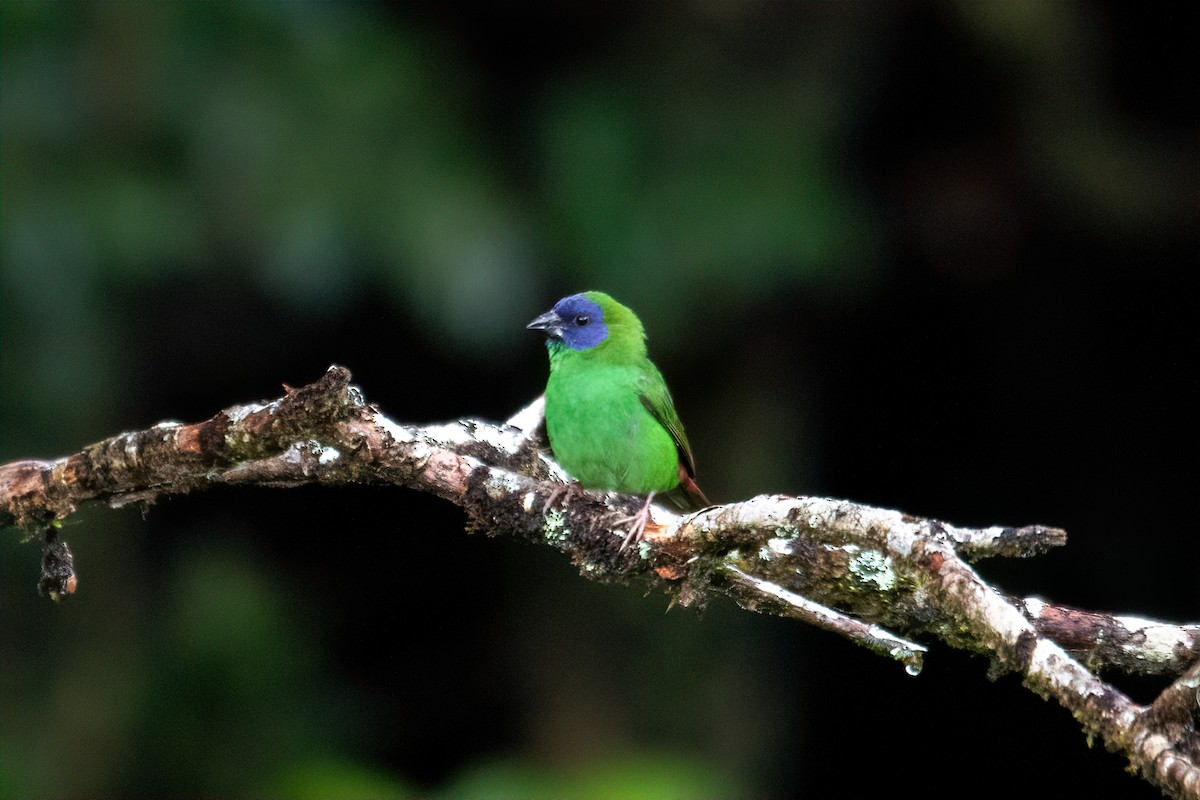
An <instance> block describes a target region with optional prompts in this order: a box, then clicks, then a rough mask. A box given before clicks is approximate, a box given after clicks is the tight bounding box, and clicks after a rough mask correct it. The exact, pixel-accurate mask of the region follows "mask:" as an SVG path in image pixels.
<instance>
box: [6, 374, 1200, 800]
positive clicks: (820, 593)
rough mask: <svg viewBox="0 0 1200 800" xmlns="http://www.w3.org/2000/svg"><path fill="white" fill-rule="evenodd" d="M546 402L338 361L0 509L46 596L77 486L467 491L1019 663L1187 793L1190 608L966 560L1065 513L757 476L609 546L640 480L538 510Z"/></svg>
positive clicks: (1190, 792) (700, 583)
mask: <svg viewBox="0 0 1200 800" xmlns="http://www.w3.org/2000/svg"><path fill="white" fill-rule="evenodd" d="M285 388H286V387H285ZM540 422H541V405H540V400H538V401H535V402H534V403H533V404H531V405H530V406H529V407H527V408H526V409H523V410H522V411H521V412H520V413H518V414H517V415H516V416H514V417H513V418H512V419H510V420H509V421H508V422H507V423H505V424H501V425H497V424H492V423H487V422H481V421H477V420H459V421H456V422H450V423H446V424H440V425H428V426H419V425H405V424H400V423H397V422H394V421H392V420H391V419H389V418H388V417H386V416H385V415H384V414H383V413H382V412H381V411H380V410H379V409H378V408H376V407H374V406H372V405H368V404H367V403H366V402H365V400H364V399H363V396H362V393H361V391H360V390H359V389H358V388H357V387H355V386H352V385H351V384H350V373H349V372H348V371H347V370H346V369H345V368H343V367H338V366H333V367H330V368H329V370H328V371H327V372H326V373H325V375H324V376H323V377H322V378H320V379H319V380H318V381H316V382H315V383H313V384H310V385H308V386H304V387H301V388H298V389H291V388H286V392H285V394H284V395H283V396H282V397H280V398H278V399H275V400H273V401H270V402H265V403H250V404H245V405H239V406H233V407H231V408H228V409H225V410H224V411H221V412H219V413H218V414H217V415H216V416H214V417H212V418H211V419H208V420H205V421H203V422H199V423H195V424H190V425H185V424H181V423H176V422H164V423H160V424H158V425H156V426H154V427H152V428H149V429H147V430H143V431H134V432H129V433H122V434H119V435H117V436H114V437H112V438H109V439H105V440H104V441H101V442H98V443H96V444H93V445H90V446H88V447H86V448H84V449H83V450H81V451H79V452H78V453H75V454H73V455H70V456H65V457H63V458H59V459H56V460H54V461H18V462H14V463H11V464H7V465H3V466H0V524H3V525H7V526H15V527H19V528H22V529H24V530H26V531H32V532H34V533H36V532H38V531H43V532H45V534H46V551H45V554H44V556H43V575H42V581H41V583H40V586H41V588H42V589H43V590H44V591H48V592H49V593H50V594H51V596H53V597H56V598H57V597H58V596H61V595H62V594H65V593H69V592H71V591H74V588H75V586H76V580H75V575H74V569H73V561H72V558H71V555H70V550H69V548H68V547H67V545H66V543H65V542H63V541H61V539H60V538H59V537H58V533H57V531H56V529H55V528H54V525H55V524H56V523H57V522H58V521H60V520H62V519H64V518H66V517H67V516H69V515H70V514H71V513H72V512H73V511H74V510H75V509H76V508H77V506H79V505H80V504H81V503H84V502H87V501H91V500H98V501H103V502H105V503H107V504H108V505H110V506H112V507H120V506H124V505H127V504H130V503H139V504H150V503H153V502H154V501H155V500H156V499H157V498H159V497H162V496H167V495H174V494H185V493H188V492H192V491H199V490H201V489H206V488H209V487H212V486H217V485H221V484H253V485H263V486H284V487H286V486H296V485H300V484H306V483H324V484H344V483H386V484H394V485H398V486H405V487H408V488H411V489H415V490H418V491H424V492H430V493H432V494H435V495H437V496H439V497H441V498H444V499H446V500H449V501H451V502H453V503H455V504H457V505H459V506H461V507H462V508H463V509H464V510H465V511H466V513H467V516H468V527H469V528H471V529H474V530H481V531H485V532H487V533H489V534H491V535H514V536H519V537H523V538H526V539H530V540H533V541H536V542H539V543H542V544H545V545H548V546H550V547H553V548H555V549H557V550H559V551H561V552H563V553H565V554H567V555H568V556H569V557H570V558H571V559H572V561H573V562H574V563H575V564H576V565H577V566H578V567H579V568H580V571H581V573H582V574H583V575H584V576H585V577H589V578H592V579H595V580H607V581H629V580H638V581H642V582H645V583H649V584H651V585H653V586H657V587H659V588H662V589H664V590H665V591H667V592H668V593H670V594H671V595H672V597H673V599H674V601H675V602H678V603H681V604H683V605H698V604H702V603H704V602H706V600H707V599H708V598H709V596H711V595H712V594H714V593H717V594H724V595H727V596H728V597H730V598H732V599H733V600H734V602H736V603H738V604H739V605H740V606H742V607H743V608H746V609H749V610H753V611H759V612H764V613H770V614H776V615H780V616H785V617H791V618H796V619H800V620H804V621H806V622H809V623H811V624H813V625H816V626H818V627H821V628H825V629H827V630H831V631H834V632H836V633H838V634H840V635H843V636H846V637H848V638H850V639H852V640H853V641H856V642H857V643H859V644H861V645H863V646H865V647H867V648H868V649H870V650H872V651H873V652H876V653H879V654H881V655H885V656H887V657H890V658H893V659H896V660H897V661H900V662H901V663H903V664H904V665H905V666H906V668H907V669H908V671H909V672H910V673H912V674H914V675H915V674H917V673H919V672H920V669H921V665H922V659H923V658H924V656H925V654H926V652H927V646H926V645H923V644H921V643H919V642H918V639H921V638H930V637H932V638H936V639H940V640H941V641H943V642H945V643H946V644H948V645H950V646H951V647H955V648H959V649H963V650H968V651H971V652H975V653H979V654H981V655H984V656H985V657H987V658H988V659H990V662H991V669H992V672H993V673H994V674H1000V673H1003V672H1016V673H1019V674H1020V675H1021V676H1023V679H1024V683H1025V685H1026V686H1027V687H1029V688H1030V689H1031V690H1032V691H1034V692H1036V693H1038V694H1040V695H1042V696H1043V697H1053V698H1054V699H1055V700H1057V701H1058V702H1059V703H1060V704H1061V705H1062V706H1063V707H1065V708H1066V709H1068V710H1069V711H1071V713H1072V714H1073V715H1074V716H1075V717H1076V718H1077V719H1078V720H1079V721H1080V723H1081V725H1082V727H1083V729H1084V731H1085V733H1086V734H1087V735H1088V736H1089V737H1090V736H1098V737H1099V738H1100V739H1101V740H1102V741H1103V742H1104V743H1105V745H1106V746H1107V747H1109V748H1110V749H1112V750H1115V751H1119V752H1122V753H1124V754H1125V756H1126V757H1127V758H1128V759H1129V762H1130V765H1131V767H1132V769H1133V770H1134V771H1135V772H1137V773H1138V774H1139V775H1141V776H1142V777H1143V778H1144V779H1145V780H1147V781H1149V782H1150V783H1152V784H1153V785H1155V786H1157V787H1159V788H1160V789H1162V790H1163V791H1164V792H1165V793H1166V794H1168V795H1170V796H1172V797H1176V798H1200V735H1198V734H1197V720H1198V718H1200V624H1187V625H1175V624H1170V623H1166V622H1159V621H1153V620H1147V619H1142V618H1139V617H1131V616H1120V615H1113V614H1106V613H1100V612H1093V611H1083V610H1080V609H1073V608H1069V607H1066V606H1060V605H1055V604H1053V603H1049V602H1046V601H1044V600H1040V599H1037V598H1025V599H1019V598H1013V597H1009V596H1007V595H1005V594H1003V593H1001V592H1000V591H998V590H997V589H995V588H993V587H992V586H990V585H988V584H987V583H986V582H985V581H984V580H983V579H982V578H981V577H980V576H979V574H978V573H977V572H976V571H975V570H974V569H973V568H972V567H971V565H970V563H971V562H973V561H975V560H978V559H981V558H986V557H994V556H1029V555H1036V554H1037V553H1040V552H1044V551H1045V550H1047V549H1049V548H1052V547H1057V546H1061V545H1063V544H1065V542H1066V534H1065V533H1064V532H1063V531H1061V530H1059V529H1056V528H1049V527H1044V526H1038V525H1030V526H1024V527H992V528H986V529H967V528H960V527H957V526H953V525H949V524H946V523H943V522H938V521H935V520H930V519H924V518H919V517H913V516H910V515H907V514H903V513H901V512H899V511H892V510H888V509H881V508H874V507H870V506H864V505H860V504H857V503H852V502H849V501H845V500H833V499H827V498H817V497H787V496H782V495H770V496H760V497H755V498H752V499H750V500H747V501H744V502H740V503H730V504H726V505H718V506H712V507H709V508H706V509H703V510H701V511H699V512H696V513H694V514H690V515H684V516H681V515H678V514H674V513H672V512H670V511H668V510H667V509H664V508H660V507H656V508H655V511H654V518H655V525H654V526H653V528H652V530H651V532H650V534H649V535H648V536H647V538H646V540H644V541H642V542H640V543H639V545H638V546H637V547H636V548H629V549H625V550H622V549H621V542H622V539H623V538H624V531H621V530H615V531H614V530H612V529H611V528H610V524H611V522H612V520H613V519H614V518H616V517H618V516H621V515H625V514H628V513H630V512H632V511H633V510H635V509H636V508H637V507H638V506H639V505H640V500H639V499H638V498H633V497H628V496H622V495H615V494H611V493H598V492H583V493H582V494H581V495H580V496H579V497H578V498H577V499H571V500H569V501H568V502H567V503H566V504H565V505H564V506H561V507H559V506H552V507H551V508H550V509H548V510H544V506H545V504H546V503H547V501H548V500H550V499H551V497H552V495H556V494H557V493H556V492H555V490H556V489H559V488H561V486H562V483H563V481H564V480H566V476H565V475H564V474H563V473H562V471H561V469H559V467H558V466H557V465H556V464H555V463H554V461H553V460H552V459H551V458H549V456H548V455H547V454H546V453H545V452H544V451H543V450H542V449H540V448H539V438H538V428H539V426H540ZM1081 659H1082V661H1081ZM1101 669H1109V670H1118V671H1122V672H1126V673H1150V674H1160V675H1167V676H1171V677H1173V678H1174V682H1173V683H1172V684H1171V685H1170V686H1169V687H1168V688H1167V689H1166V690H1165V691H1163V693H1162V694H1161V695H1160V696H1159V698H1158V699H1157V700H1155V702H1154V703H1152V704H1150V705H1147V706H1143V705H1139V704H1136V703H1134V702H1133V701H1132V700H1130V699H1129V698H1128V697H1127V696H1126V695H1124V694H1123V693H1121V692H1120V691H1118V690H1117V689H1115V688H1113V687H1112V686H1111V685H1109V684H1108V683H1106V682H1104V681H1103V680H1101V678H1100V677H1099V676H1098V675H1097V674H1096V673H1097V672H1098V671H1100V670H1101Z"/></svg>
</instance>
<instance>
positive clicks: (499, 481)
mask: <svg viewBox="0 0 1200 800" xmlns="http://www.w3.org/2000/svg"><path fill="white" fill-rule="evenodd" d="M524 488H525V484H524V482H522V481H521V479H520V478H518V477H517V476H516V475H513V474H511V473H508V472H505V471H503V470H494V469H493V470H489V471H488V482H487V493H488V497H490V498H492V499H493V500H501V499H503V498H505V497H509V496H511V495H514V494H517V493H518V492H520V491H521V490H522V489H524ZM531 494H532V492H530V493H528V494H526V496H525V502H524V503H522V505H525V506H526V508H525V510H526V511H531V510H532V509H533V502H532V501H531V500H529V496H530V495H531Z"/></svg>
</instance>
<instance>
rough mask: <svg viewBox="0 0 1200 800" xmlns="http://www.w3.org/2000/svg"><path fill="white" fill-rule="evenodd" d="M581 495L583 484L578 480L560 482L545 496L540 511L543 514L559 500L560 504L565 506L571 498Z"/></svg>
mask: <svg viewBox="0 0 1200 800" xmlns="http://www.w3.org/2000/svg"><path fill="white" fill-rule="evenodd" d="M582 496H583V486H582V485H581V484H580V483H579V481H571V482H570V483H563V484H560V485H559V486H557V487H555V489H554V491H552V492H551V493H550V495H549V496H548V497H547V498H546V502H545V503H543V504H542V513H543V514H545V513H546V512H547V511H549V510H550V509H551V508H552V507H553V506H554V505H555V504H557V503H560V502H561V503H562V505H564V506H565V505H566V504H567V503H569V502H571V500H573V499H576V498H579V497H582Z"/></svg>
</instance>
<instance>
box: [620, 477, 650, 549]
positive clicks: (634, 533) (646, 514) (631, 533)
mask: <svg viewBox="0 0 1200 800" xmlns="http://www.w3.org/2000/svg"><path fill="white" fill-rule="evenodd" d="M653 502H654V492H651V493H650V495H649V497H647V498H646V502H645V504H644V505H643V506H642V507H641V508H640V509H638V511H637V513H635V514H630V515H629V516H627V517H621V518H620V519H618V520H615V521H614V522H613V524H612V526H613V527H614V528H619V527H621V526H622V525H626V524H628V525H629V528H628V530H627V533H626V534H625V538H624V539H623V540H622V541H621V547H620V548H618V550H617V552H618V553H623V552H625V550H626V549H628V548H629V546H630V545H634V544H637V543H638V542H640V541H641V540H642V539H643V538H644V537H645V535H646V526H647V525H649V524H650V504H651V503H653Z"/></svg>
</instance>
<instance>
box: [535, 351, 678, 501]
mask: <svg viewBox="0 0 1200 800" xmlns="http://www.w3.org/2000/svg"><path fill="white" fill-rule="evenodd" d="M641 360H644V358H643V359H641ZM639 361H640V360H635V363H632V364H614V363H610V362H608V361H606V360H604V359H599V358H590V357H588V355H587V354H584V353H577V352H573V351H563V350H560V351H559V352H557V353H555V352H552V353H551V369H550V379H549V381H548V382H547V384H546V432H547V434H548V435H549V437H550V447H551V449H552V450H553V451H554V457H555V458H556V459H557V460H558V462H559V464H561V465H562V467H563V469H565V470H566V471H567V472H568V473H570V475H571V476H572V477H573V478H575V479H576V480H578V481H579V482H580V483H581V484H583V486H584V487H585V488H588V489H603V490H610V491H618V492H629V493H633V494H648V493H649V492H665V491H669V490H670V489H673V488H675V487H676V486H678V485H679V453H678V450H677V449H676V445H675V441H674V439H672V438H671V434H670V433H668V432H667V430H666V429H665V428H664V427H663V426H662V425H661V424H659V422H658V420H656V419H655V418H654V417H653V416H652V415H651V414H650V412H649V411H647V410H646V407H645V405H644V404H643V402H642V399H641V390H640V388H639V385H640V381H641V379H642V376H641V372H642V368H641V364H640V363H638V362H639ZM646 366H648V367H649V368H650V369H653V367H652V366H650V365H649V362H647V363H646Z"/></svg>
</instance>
